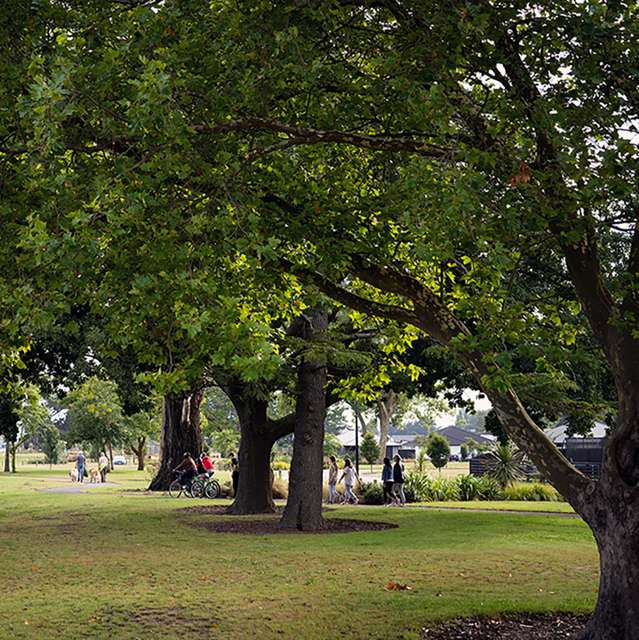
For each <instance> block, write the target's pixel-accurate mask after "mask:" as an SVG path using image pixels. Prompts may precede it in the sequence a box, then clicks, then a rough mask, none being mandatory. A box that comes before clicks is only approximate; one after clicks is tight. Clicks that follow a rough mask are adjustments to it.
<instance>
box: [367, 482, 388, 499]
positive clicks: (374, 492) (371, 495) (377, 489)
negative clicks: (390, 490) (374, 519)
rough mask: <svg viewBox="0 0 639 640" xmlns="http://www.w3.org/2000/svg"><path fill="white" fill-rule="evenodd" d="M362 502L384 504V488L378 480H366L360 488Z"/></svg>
mask: <svg viewBox="0 0 639 640" xmlns="http://www.w3.org/2000/svg"><path fill="white" fill-rule="evenodd" d="M362 502H363V503H364V504H384V489H383V488H382V485H381V484H380V483H379V482H366V483H364V486H363V489H362Z"/></svg>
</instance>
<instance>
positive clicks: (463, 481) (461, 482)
mask: <svg viewBox="0 0 639 640" xmlns="http://www.w3.org/2000/svg"><path fill="white" fill-rule="evenodd" d="M457 485H458V488H459V499H460V500H463V501H464V502H469V501H470V500H480V499H481V493H480V491H479V478H477V477H475V476H458V477H457Z"/></svg>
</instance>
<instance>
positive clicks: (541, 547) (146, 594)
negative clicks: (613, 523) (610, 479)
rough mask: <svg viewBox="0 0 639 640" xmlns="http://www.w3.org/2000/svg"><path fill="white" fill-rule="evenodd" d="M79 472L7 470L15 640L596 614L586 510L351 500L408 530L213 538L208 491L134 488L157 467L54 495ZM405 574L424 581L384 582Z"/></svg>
mask: <svg viewBox="0 0 639 640" xmlns="http://www.w3.org/2000/svg"><path fill="white" fill-rule="evenodd" d="M64 474H65V471H64V469H63V468H62V467H61V468H60V469H56V470H54V471H49V470H48V469H42V468H40V469H39V470H33V469H31V468H27V467H22V468H21V469H20V470H19V473H18V474H17V475H16V476H8V475H5V474H0V549H2V562H0V584H2V585H3V606H2V607H0V629H2V632H3V633H5V634H6V635H5V636H3V637H7V638H9V637H11V638H38V639H41V638H63V637H64V638H66V637H69V636H80V637H86V638H105V639H107V638H112V637H117V638H119V639H133V638H186V637H198V638H225V639H229V638H231V639H233V640H236V639H240V640H241V639H243V638H260V639H263V638H264V639H269V638H299V637H302V638H304V637H306V638H309V639H310V638H312V639H314V640H315V639H321V638H326V639H328V638H331V639H332V638H337V637H340V636H343V635H344V636H347V637H349V638H353V639H359V638H362V639H363V638H389V637H393V638H414V639H417V638H419V636H420V629H421V628H422V627H423V626H424V625H426V624H429V623H430V622H432V621H433V620H436V619H441V618H450V617H459V616H468V615H473V614H481V613H486V614H488V613H490V614H493V613H497V612H517V611H577V612H585V611H588V610H589V609H590V608H591V607H592V606H593V604H594V600H595V595H596V588H597V555H596V550H595V545H594V543H593V541H592V537H591V535H590V533H589V531H588V529H587V528H586V526H585V525H584V524H583V523H582V522H581V521H580V520H579V519H568V518H556V517H552V516H550V517H547V518H539V517H534V516H528V517H526V516H521V515H510V514H503V513H501V514H500V513H468V512H463V511H460V512H457V511H437V510H426V509H384V508H379V507H378V508H375V507H356V508H349V507H341V508H338V509H335V510H334V511H332V512H330V513H329V514H327V515H328V517H332V516H334V515H337V516H342V517H343V516H352V517H354V518H365V519H371V520H381V521H387V522H395V523H397V524H399V525H400V526H399V529H393V530H386V531H378V532H369V533H345V534H331V535H295V534H290V535H277V536H270V537H269V536H247V535H237V534H214V533H211V532H209V531H207V530H205V529H200V528H194V527H190V526H189V525H188V524H187V523H186V521H187V520H188V518H196V517H197V518H214V517H220V516H193V515H191V516H187V515H185V514H184V512H182V510H183V509H184V508H186V507H189V506H191V505H193V504H195V503H194V502H193V501H190V500H187V499H180V500H172V499H170V498H168V497H165V496H162V495H157V496H156V495H148V494H146V493H144V492H136V491H130V489H141V488H144V487H145V486H146V483H147V481H148V480H147V478H146V475H145V474H144V473H140V472H137V471H134V470H130V469H125V470H119V469H118V470H116V471H114V472H113V474H112V475H111V477H110V480H112V481H113V482H116V483H118V486H117V487H101V488H98V489H93V490H91V491H88V492H87V493H49V492H46V491H44V490H43V489H45V488H47V487H67V486H70V483H69V481H68V480H67V479H66V477H65V475H64ZM127 489H128V491H127ZM198 504H202V502H201V501H198ZM431 504H432V503H431ZM459 504H460V503H454V505H455V506H458V505H459ZM485 504H486V503H476V506H481V507H483V506H485ZM500 504H504V503H500ZM508 504H509V505H511V504H512V503H508ZM530 504H531V503H526V505H527V506H528V505H530ZM532 504H535V505H536V506H541V505H542V504H543V506H547V505H549V504H552V503H532ZM553 506H556V504H555V505H553ZM391 579H392V580H396V581H400V582H404V583H407V584H409V585H410V586H411V587H412V590H410V591H401V592H387V591H385V590H384V586H385V585H386V583H387V581H388V580H391Z"/></svg>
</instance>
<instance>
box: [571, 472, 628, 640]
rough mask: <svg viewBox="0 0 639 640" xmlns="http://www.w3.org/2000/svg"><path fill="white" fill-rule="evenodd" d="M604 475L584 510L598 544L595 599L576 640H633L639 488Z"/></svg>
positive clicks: (585, 517) (584, 515)
mask: <svg viewBox="0 0 639 640" xmlns="http://www.w3.org/2000/svg"><path fill="white" fill-rule="evenodd" d="M611 480H612V478H610V477H607V478H602V480H601V481H600V482H599V483H598V485H597V487H596V490H595V491H594V492H593V495H592V500H591V502H590V503H589V506H588V508H587V509H586V511H585V513H584V514H583V517H584V519H585V520H586V521H587V523H588V524H589V525H590V528H591V529H592V531H593V533H594V536H595V540H596V541H597V547H598V550H599V568H600V577H599V594H598V598H597V605H596V607H595V611H594V613H593V614H592V616H591V618H590V620H589V621H588V625H587V627H586V629H585V630H584V631H583V632H582V633H581V634H580V635H579V636H578V638H579V640H631V639H633V638H636V637H637V624H638V619H639V589H637V585H638V584H639V536H638V534H639V509H638V507H639V493H638V492H637V488H633V489H632V490H630V489H628V488H626V489H625V490H623V489H622V488H621V486H620V485H619V484H618V483H617V482H616V481H612V482H611Z"/></svg>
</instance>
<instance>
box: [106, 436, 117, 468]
mask: <svg viewBox="0 0 639 640" xmlns="http://www.w3.org/2000/svg"><path fill="white" fill-rule="evenodd" d="M107 451H108V453H109V469H110V470H111V471H113V469H115V467H114V466H113V445H112V444H111V441H110V440H108V441H107Z"/></svg>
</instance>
